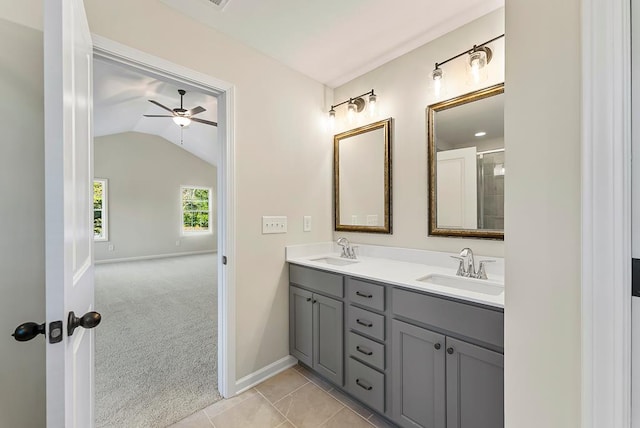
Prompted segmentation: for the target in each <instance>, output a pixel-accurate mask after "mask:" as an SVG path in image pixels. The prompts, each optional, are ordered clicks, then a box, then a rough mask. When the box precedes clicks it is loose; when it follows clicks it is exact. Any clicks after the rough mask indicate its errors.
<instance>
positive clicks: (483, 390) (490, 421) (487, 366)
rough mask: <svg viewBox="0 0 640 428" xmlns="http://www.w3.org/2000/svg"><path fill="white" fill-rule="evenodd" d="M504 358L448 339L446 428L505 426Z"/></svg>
mask: <svg viewBox="0 0 640 428" xmlns="http://www.w3.org/2000/svg"><path fill="white" fill-rule="evenodd" d="M503 403H504V356H503V355H502V354H499V353H497V352H494V351H490V350H488V349H485V348H482V347H479V346H475V345H472V344H470V343H467V342H463V341H461V340H456V339H452V338H450V337H447V428H466V427H473V428H495V427H503V426H504V404H503Z"/></svg>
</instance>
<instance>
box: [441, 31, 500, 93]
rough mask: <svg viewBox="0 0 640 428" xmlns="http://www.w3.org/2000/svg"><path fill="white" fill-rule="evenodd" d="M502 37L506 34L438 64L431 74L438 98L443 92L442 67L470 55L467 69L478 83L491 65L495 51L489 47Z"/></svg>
mask: <svg viewBox="0 0 640 428" xmlns="http://www.w3.org/2000/svg"><path fill="white" fill-rule="evenodd" d="M502 37H504V34H502V35H500V36H498V37H494V38H493V39H491V40H487V41H486V42H484V43H481V44H479V45H474V46H473V47H472V48H471V49H469V50H466V51H464V52H460V53H459V54H458V55H455V56H452V57H451V58H449V59H447V60H445V61H442V62H436V66H435V67H434V69H433V71H432V72H431V79H432V80H433V88H434V92H435V94H436V96H439V95H440V92H441V90H442V83H443V80H444V73H443V72H442V69H441V68H440V67H441V66H443V65H445V64H447V63H449V62H451V61H453V60H454V59H458V58H460V57H461V56H464V55H468V58H467V67H468V69H469V73H470V74H471V76H472V78H473V80H474V81H475V82H476V83H477V82H479V81H480V80H481V79H482V75H481V74H482V71H486V69H484V68H485V66H486V65H487V64H489V63H490V62H491V58H493V51H492V50H491V48H489V47H488V46H487V45H488V44H490V43H493V42H495V41H496V40H498V39H500V38H502ZM483 69H484V70H483Z"/></svg>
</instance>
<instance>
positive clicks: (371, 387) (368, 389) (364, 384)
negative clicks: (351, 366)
mask: <svg viewBox="0 0 640 428" xmlns="http://www.w3.org/2000/svg"><path fill="white" fill-rule="evenodd" d="M356 383H357V384H358V386H359V387H360V388H362V389H364V390H366V391H371V390H372V389H373V386H371V385H367V384H366V383H364V382H362V381H361V380H360V379H356Z"/></svg>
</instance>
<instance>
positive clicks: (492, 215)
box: [427, 83, 505, 239]
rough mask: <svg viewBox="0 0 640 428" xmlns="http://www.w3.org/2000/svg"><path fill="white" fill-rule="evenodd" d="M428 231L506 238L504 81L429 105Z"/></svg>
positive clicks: (440, 233)
mask: <svg viewBox="0 0 640 428" xmlns="http://www.w3.org/2000/svg"><path fill="white" fill-rule="evenodd" d="M427 127H428V137H427V139H428V146H429V147H428V150H429V235H436V236H438V235H439V236H458V237H474V238H488V239H504V172H505V157H504V83H501V84H498V85H495V86H491V87H489V88H485V89H481V90H478V91H475V92H472V93H469V94H465V95H462V96H460V97H457V98H453V99H450V100H446V101H442V102H439V103H436V104H432V105H430V106H429V107H427Z"/></svg>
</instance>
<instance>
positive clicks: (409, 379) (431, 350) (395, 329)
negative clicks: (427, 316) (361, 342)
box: [391, 320, 446, 428]
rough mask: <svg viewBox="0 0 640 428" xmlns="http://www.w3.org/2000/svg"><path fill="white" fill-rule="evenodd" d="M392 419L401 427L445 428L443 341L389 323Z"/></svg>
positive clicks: (426, 332)
mask: <svg viewBox="0 0 640 428" xmlns="http://www.w3.org/2000/svg"><path fill="white" fill-rule="evenodd" d="M391 336H392V345H391V346H392V351H391V352H392V361H393V362H392V364H393V371H392V376H393V378H392V396H393V399H392V400H393V411H392V414H393V418H394V420H395V421H396V423H398V424H399V425H400V426H403V427H424V428H445V412H446V407H445V337H444V336H443V335H441V334H437V333H434V332H432V331H429V330H425V329H423V328H420V327H416V326H413V325H410V324H406V323H403V322H400V321H397V320H393V322H392V332H391Z"/></svg>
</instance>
